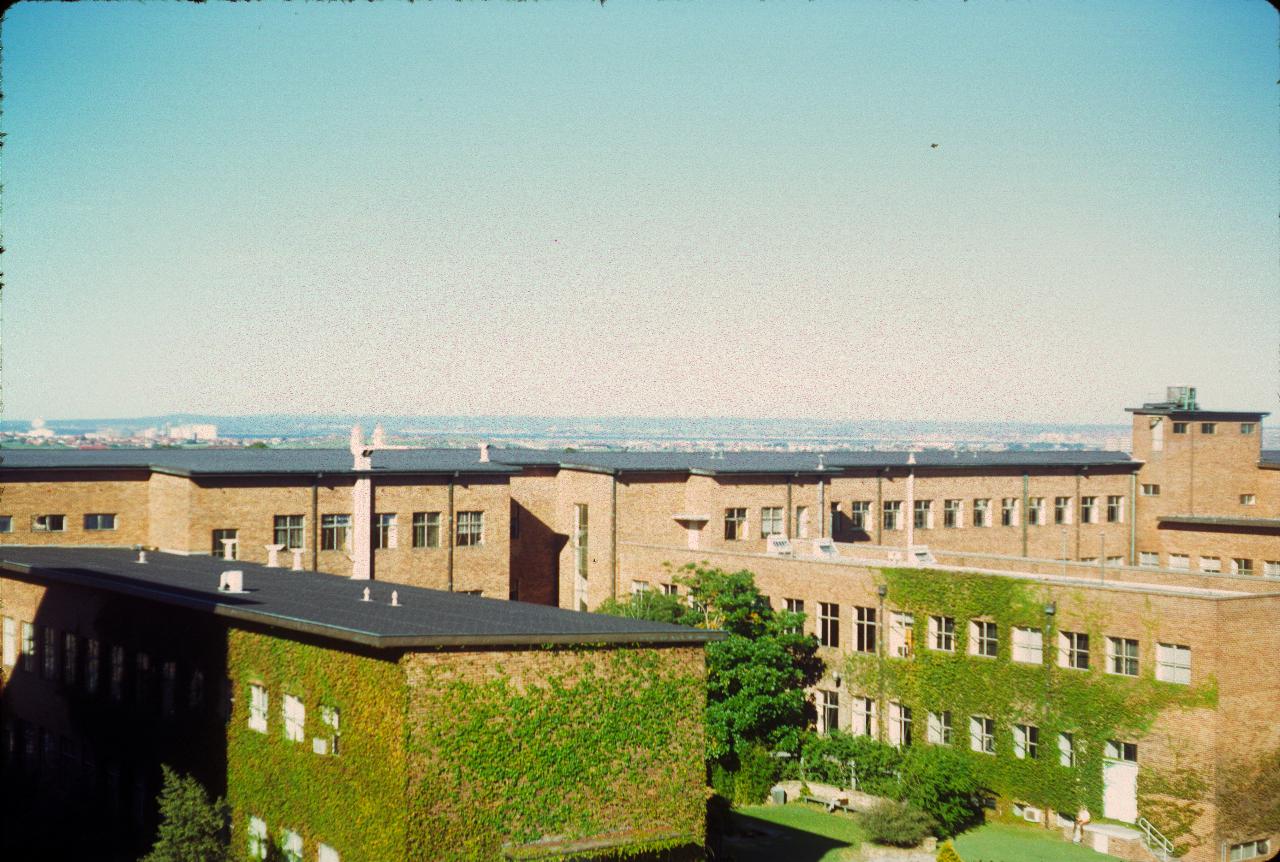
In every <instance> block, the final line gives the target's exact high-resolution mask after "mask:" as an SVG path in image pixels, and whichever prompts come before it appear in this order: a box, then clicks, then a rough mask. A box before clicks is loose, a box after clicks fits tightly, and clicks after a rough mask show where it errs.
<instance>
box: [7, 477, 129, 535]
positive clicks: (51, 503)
mask: <svg viewBox="0 0 1280 862" xmlns="http://www.w3.org/2000/svg"><path fill="white" fill-rule="evenodd" d="M90 513H94V514H114V515H115V516H116V528H115V529H114V530H85V529H84V516H85V515H86V514H90ZM0 515H9V516H11V517H12V518H13V532H10V533H0V545H108V546H116V547H119V546H129V545H135V544H144V543H146V541H147V536H148V530H149V519H150V509H149V506H148V492H147V472H146V471H143V470H135V471H127V472H122V473H112V474H104V473H90V472H76V473H43V474H41V473H33V472H29V471H23V472H22V473H21V474H18V473H0ZM36 515H64V516H65V521H64V523H65V525H66V529H65V531H63V532H60V533H46V532H35V531H33V530H32V520H33V518H35V516H36Z"/></svg>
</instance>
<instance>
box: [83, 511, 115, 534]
mask: <svg viewBox="0 0 1280 862" xmlns="http://www.w3.org/2000/svg"><path fill="white" fill-rule="evenodd" d="M84 528H85V529H86V530H90V531H97V530H114V529H115V528H116V516H115V515H114V514H111V513H106V512H94V513H92V514H88V515H85V516H84Z"/></svg>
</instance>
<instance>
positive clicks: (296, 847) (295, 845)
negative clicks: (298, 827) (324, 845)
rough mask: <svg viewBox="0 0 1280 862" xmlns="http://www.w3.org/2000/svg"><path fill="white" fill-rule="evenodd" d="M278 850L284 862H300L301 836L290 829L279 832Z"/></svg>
mask: <svg viewBox="0 0 1280 862" xmlns="http://www.w3.org/2000/svg"><path fill="white" fill-rule="evenodd" d="M280 850H281V851H282V852H283V856H284V862H302V836H301V835H299V834H298V833H297V832H294V831H293V830H292V829H283V830H281V832H280Z"/></svg>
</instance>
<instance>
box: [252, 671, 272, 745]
mask: <svg viewBox="0 0 1280 862" xmlns="http://www.w3.org/2000/svg"><path fill="white" fill-rule="evenodd" d="M269 702H270V698H269V697H268V696H267V690H266V689H265V688H263V687H262V686H260V685H257V684H256V683H251V684H250V685H249V729H250V730H256V731H258V733H266V732H267V708H268V705H269Z"/></svg>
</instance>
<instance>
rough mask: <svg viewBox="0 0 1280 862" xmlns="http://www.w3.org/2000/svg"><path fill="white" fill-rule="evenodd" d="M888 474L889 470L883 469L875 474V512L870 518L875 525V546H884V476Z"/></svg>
mask: <svg viewBox="0 0 1280 862" xmlns="http://www.w3.org/2000/svg"><path fill="white" fill-rule="evenodd" d="M887 472H889V468H888V467H885V468H884V469H883V470H881V471H880V472H879V473H877V474H876V510H875V511H874V512H872V513H871V518H872V520H873V521H875V524H876V544H877V545H883V544H884V474H885V473H887Z"/></svg>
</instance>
